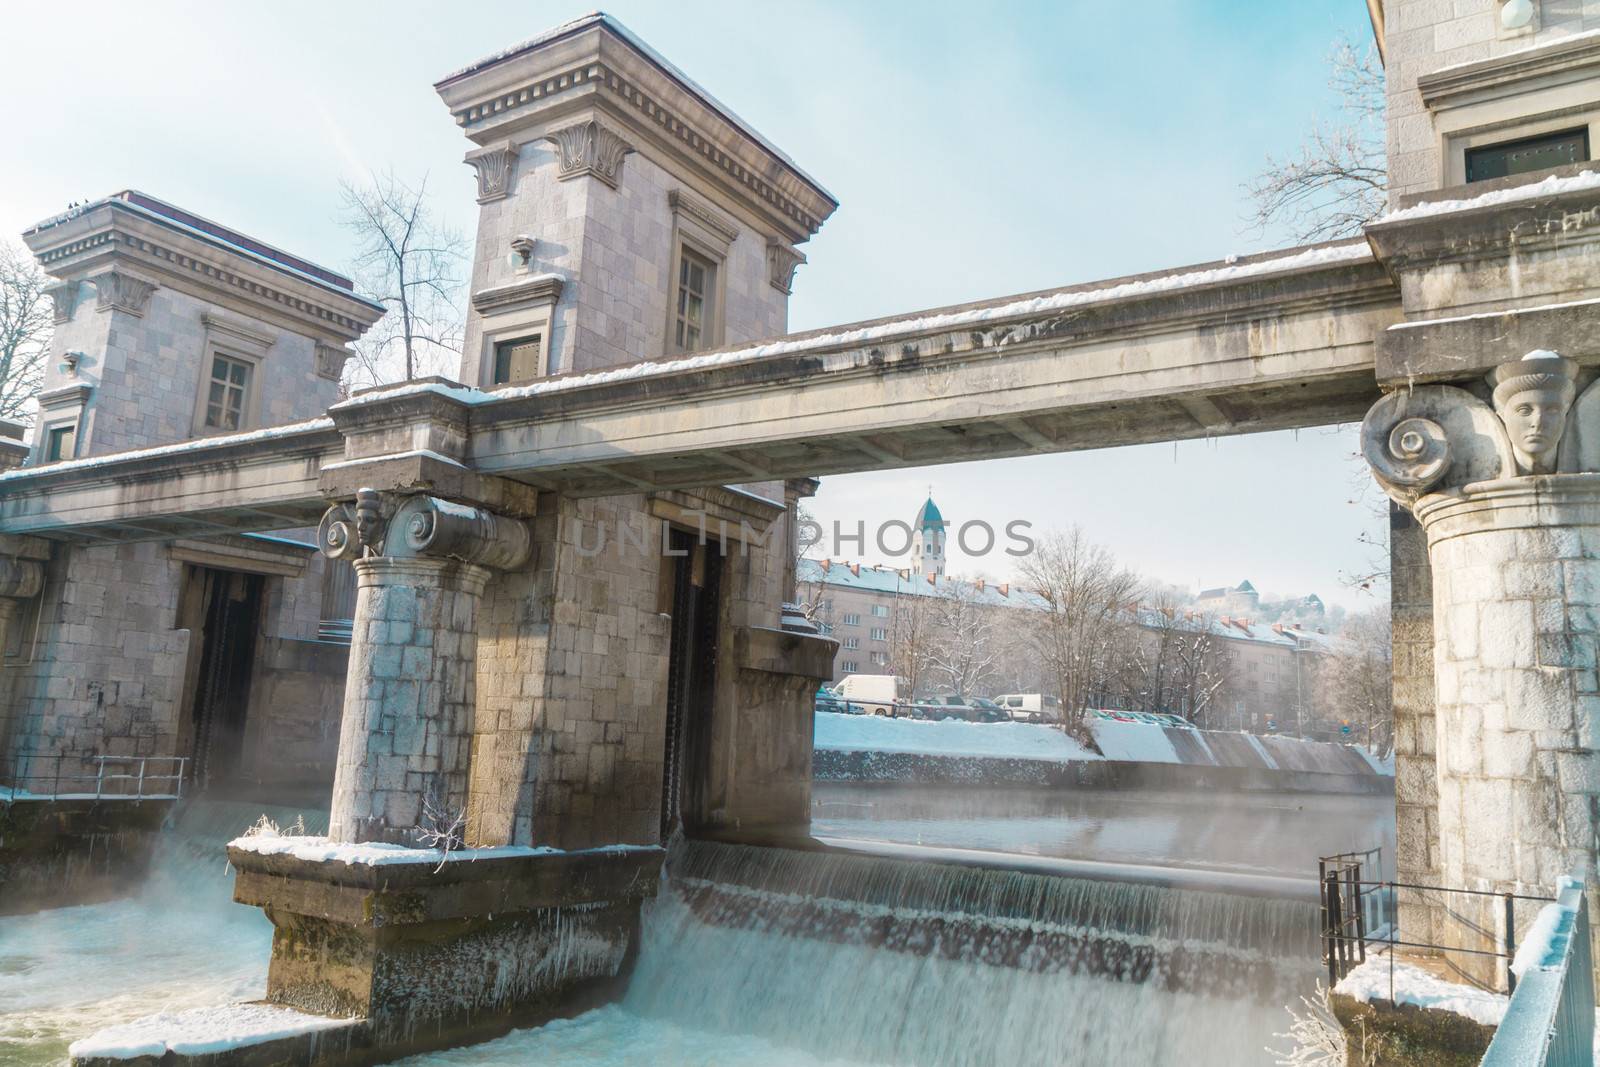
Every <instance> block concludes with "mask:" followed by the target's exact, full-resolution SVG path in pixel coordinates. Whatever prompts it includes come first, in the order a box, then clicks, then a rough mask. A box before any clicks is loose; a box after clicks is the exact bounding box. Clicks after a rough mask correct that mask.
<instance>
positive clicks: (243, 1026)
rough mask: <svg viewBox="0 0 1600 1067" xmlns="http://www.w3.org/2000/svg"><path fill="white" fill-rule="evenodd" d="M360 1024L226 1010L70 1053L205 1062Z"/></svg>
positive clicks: (192, 1014)
mask: <svg viewBox="0 0 1600 1067" xmlns="http://www.w3.org/2000/svg"><path fill="white" fill-rule="evenodd" d="M354 1023H355V1020H353V1019H333V1018H329V1017H327V1016H325V1015H307V1014H305V1013H304V1012H298V1011H294V1010H293V1009H291V1008H281V1007H278V1006H276V1005H273V1004H259V1003H251V1004H225V1005H221V1006H219V1007H210V1008H191V1009H189V1010H188V1011H179V1012H166V1011H164V1012H159V1013H157V1014H155V1015H147V1016H145V1017H144V1018H143V1019H135V1020H134V1021H133V1022H131V1023H123V1024H121V1025H120V1026H112V1027H107V1028H106V1029H104V1030H101V1031H99V1032H98V1033H96V1034H94V1035H92V1036H90V1037H86V1038H83V1039H82V1040H80V1041H74V1042H73V1043H72V1046H71V1047H70V1048H69V1049H68V1050H67V1051H68V1053H69V1054H70V1055H71V1056H72V1057H73V1058H75V1059H88V1058H90V1057H95V1058H99V1059H110V1060H131V1059H136V1058H138V1057H141V1056H151V1057H160V1056H164V1055H166V1054H167V1053H168V1052H172V1053H175V1054H176V1055H179V1056H203V1055H213V1054H215V1053H219V1052H224V1051H226V1050H228V1049H234V1048H244V1047H247V1046H249V1045H260V1044H263V1043H264V1042H267V1041H277V1040H280V1039H282V1038H286V1037H297V1036H299V1035H301V1034H310V1033H316V1032H318V1031H322V1030H333V1029H338V1028H340V1027H345V1026H351V1025H353V1024H354Z"/></svg>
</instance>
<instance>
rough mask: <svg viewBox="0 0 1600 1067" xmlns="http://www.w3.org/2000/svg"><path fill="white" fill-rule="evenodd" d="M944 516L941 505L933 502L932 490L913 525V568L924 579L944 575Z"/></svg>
mask: <svg viewBox="0 0 1600 1067" xmlns="http://www.w3.org/2000/svg"><path fill="white" fill-rule="evenodd" d="M945 526H946V523H945V521H944V516H943V515H940V514H939V505H937V504H935V503H934V502H933V492H932V491H931V490H930V491H929V493H928V499H927V500H926V501H924V502H923V505H922V508H921V510H919V511H918V512H917V517H916V519H915V521H913V522H912V523H911V530H912V534H911V566H912V568H913V569H915V570H916V571H917V572H918V573H919V574H921V575H922V576H923V577H924V578H938V577H941V576H942V575H943V574H944V530H945Z"/></svg>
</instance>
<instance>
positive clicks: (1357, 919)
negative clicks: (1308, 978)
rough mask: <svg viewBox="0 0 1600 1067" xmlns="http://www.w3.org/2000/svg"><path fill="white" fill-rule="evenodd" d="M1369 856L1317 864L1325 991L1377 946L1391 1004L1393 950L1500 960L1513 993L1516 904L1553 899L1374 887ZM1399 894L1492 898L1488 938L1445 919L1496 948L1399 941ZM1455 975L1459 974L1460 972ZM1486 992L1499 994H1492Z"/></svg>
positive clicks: (1461, 919)
mask: <svg viewBox="0 0 1600 1067" xmlns="http://www.w3.org/2000/svg"><path fill="white" fill-rule="evenodd" d="M1373 851H1375V850H1368V853H1343V854H1341V855H1338V856H1328V857H1324V858H1323V859H1322V860H1320V861H1319V862H1318V877H1319V879H1320V882H1321V893H1320V896H1321V900H1322V961H1323V963H1324V964H1326V965H1327V968H1328V984H1329V986H1330V987H1331V986H1334V985H1337V984H1338V982H1339V980H1340V979H1341V978H1343V977H1344V976H1345V975H1347V974H1349V973H1350V971H1351V970H1353V969H1354V968H1355V967H1357V966H1359V965H1361V964H1362V963H1365V962H1366V960H1367V950H1368V948H1369V946H1374V945H1379V946H1383V947H1385V948H1386V949H1387V950H1388V952H1387V955H1388V958H1389V994H1390V995H1389V999H1390V1000H1391V1001H1392V1000H1393V999H1394V964H1395V953H1394V950H1395V949H1396V948H1415V949H1423V950H1426V951H1429V952H1449V953H1460V954H1463V955H1468V956H1483V957H1491V958H1493V959H1496V960H1504V961H1505V964H1506V971H1505V973H1506V988H1505V989H1504V990H1503V992H1506V993H1514V992H1515V991H1516V985H1517V978H1516V974H1515V973H1514V972H1513V971H1512V970H1511V961H1512V960H1513V959H1514V958H1515V957H1516V954H1517V933H1516V931H1517V921H1516V907H1517V904H1518V903H1519V902H1528V901H1534V902H1538V903H1540V904H1547V903H1550V902H1551V901H1553V900H1554V899H1555V898H1554V897H1547V896H1534V895H1530V894H1526V893H1504V892H1493V891H1490V890H1482V889H1451V888H1448V887H1446V886H1437V885H1418V884H1416V883H1413V882H1391V881H1373V880H1368V879H1363V878H1362V876H1361V875H1362V870H1363V863H1362V860H1361V857H1363V856H1365V855H1368V854H1369V853H1370V852H1373ZM1401 891H1408V892H1413V893H1437V894H1441V895H1444V896H1446V897H1447V898H1448V897H1471V898H1493V899H1494V900H1495V901H1496V902H1498V904H1499V906H1500V908H1501V915H1500V917H1499V921H1498V922H1496V923H1495V925H1496V926H1497V927H1498V928H1499V929H1498V930H1497V931H1494V932H1490V931H1487V930H1485V929H1483V927H1482V926H1481V924H1479V923H1476V922H1473V921H1472V920H1470V919H1469V918H1467V917H1465V916H1462V915H1459V914H1457V913H1456V912H1454V911H1452V910H1450V909H1449V908H1446V909H1444V913H1445V914H1446V915H1447V916H1449V917H1450V918H1451V919H1452V920H1454V921H1455V922H1457V923H1459V924H1460V925H1462V926H1463V927H1465V928H1466V929H1467V930H1468V931H1469V932H1470V933H1471V934H1474V935H1476V936H1478V937H1479V938H1481V939H1482V940H1484V941H1485V942H1486V943H1495V947H1494V948H1467V947H1464V946H1461V945H1442V944H1437V943H1435V942H1431V941H1421V940H1402V939H1401V938H1400V936H1399V928H1398V925H1397V923H1395V921H1394V918H1393V917H1394V916H1395V915H1396V913H1397V909H1398V894H1399V893H1400V892H1401ZM1374 897H1376V898H1377V900H1379V901H1382V902H1383V903H1382V905H1380V906H1375V905H1374V902H1373V898H1374ZM1375 914H1382V915H1384V916H1385V919H1384V920H1383V921H1381V922H1375V921H1373V916H1374V915H1375ZM1458 973H1460V972H1459V971H1458ZM1461 978H1462V979H1463V980H1464V981H1466V982H1468V983H1470V984H1472V985H1474V986H1478V987H1479V988H1484V989H1488V988H1489V987H1488V986H1485V985H1484V984H1483V982H1481V981H1479V980H1477V979H1474V978H1473V977H1471V976H1470V975H1467V974H1461ZM1489 991H1490V992H1502V990H1498V989H1491V990H1489Z"/></svg>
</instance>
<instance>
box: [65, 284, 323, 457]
mask: <svg viewBox="0 0 1600 1067" xmlns="http://www.w3.org/2000/svg"><path fill="white" fill-rule="evenodd" d="M79 288H80V295H79V298H78V306H77V307H76V309H75V310H74V313H73V317H72V322H71V323H69V324H67V326H66V327H65V332H64V333H63V335H62V338H61V339H60V340H59V341H58V342H57V343H56V345H55V346H53V348H52V351H53V352H54V348H55V347H60V348H61V349H62V352H64V351H65V346H66V345H68V344H69V343H70V342H72V341H74V340H76V341H82V342H87V343H86V344H83V345H81V346H79V345H74V346H73V347H75V348H77V347H82V348H83V349H84V350H86V351H87V353H88V358H87V359H86V360H85V361H84V362H83V363H82V364H80V367H79V370H78V376H77V378H74V379H69V378H67V377H65V376H64V375H63V374H62V373H61V371H60V370H59V363H60V360H59V356H60V355H61V354H62V352H55V353H54V354H55V355H56V357H58V358H55V359H51V360H48V361H47V376H46V381H45V388H46V389H47V390H48V389H52V388H56V387H59V386H63V385H70V384H72V383H73V382H75V381H81V382H85V383H87V384H90V385H92V386H94V392H93V393H92V394H91V396H90V398H89V408H88V411H89V418H88V428H87V429H86V431H85V432H84V433H83V435H82V438H81V439H80V441H79V446H78V454H79V455H80V456H88V455H103V454H105V453H107V452H120V451H124V450H126V449H131V448H145V447H148V446H150V445H159V444H167V443H169V442H173V441H182V440H186V439H188V438H190V437H192V436H194V418H195V410H196V405H197V404H198V402H199V398H200V390H201V376H202V373H203V372H204V370H205V369H204V368H202V367H201V360H202V354H203V353H204V350H205V343H206V325H205V323H204V322H203V321H202V320H201V317H200V316H201V314H202V313H203V312H206V311H208V310H211V311H214V310H215V307H214V305H211V304H208V303H206V302H203V301H201V300H197V299H195V298H194V297H191V296H189V295H188V294H186V293H180V292H178V291H177V290H175V289H172V288H170V287H167V286H160V287H158V288H157V289H156V290H155V291H154V292H153V293H152V294H151V295H150V299H149V302H148V304H147V306H146V307H145V310H144V314H143V315H142V316H136V315H132V314H130V313H128V312H126V311H120V310H115V311H100V310H98V309H97V306H96V301H95V297H94V288H93V286H89V285H82V286H80V287H79ZM223 314H224V315H225V316H226V317H227V318H228V319H229V320H230V321H235V322H239V323H242V324H244V325H246V326H248V327H249V328H251V329H253V330H255V331H258V332H260V333H263V334H267V335H271V336H273V337H276V341H275V342H274V343H273V345H272V346H271V348H269V349H268V350H267V354H266V357H265V358H264V359H263V360H262V361H261V363H260V364H259V365H258V367H257V370H256V374H257V381H256V382H255V386H254V390H253V395H252V401H253V403H252V415H251V418H250V425H251V426H274V425H280V424H282V423H287V422H294V421H296V420H297V419H306V418H312V417H314V416H317V415H320V414H322V412H323V411H324V410H325V409H326V408H327V407H328V405H330V404H332V403H333V402H334V401H335V400H336V399H338V383H337V382H332V381H329V380H328V379H326V378H320V377H318V376H317V374H316V371H315V368H316V359H315V352H314V348H315V343H314V342H313V341H312V340H311V339H310V338H308V337H301V336H299V335H298V334H294V333H291V332H289V331H287V330H283V329H280V328H278V327H277V326H273V325H270V324H268V323H265V322H262V321H260V320H258V319H254V318H250V317H248V316H246V315H244V314H242V313H240V312H238V311H235V310H232V309H228V310H226V311H224V312H223ZM80 320H82V321H80Z"/></svg>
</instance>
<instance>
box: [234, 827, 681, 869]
mask: <svg viewBox="0 0 1600 1067" xmlns="http://www.w3.org/2000/svg"><path fill="white" fill-rule="evenodd" d="M228 847H229V848H236V849H238V850H239V851H241V852H251V853H254V854H255V855H257V856H293V857H294V858H295V859H297V860H304V861H306V862H307V863H349V864H354V865H359V866H366V867H382V866H385V865H389V864H398V863H432V864H440V863H470V862H472V861H474V860H492V859H515V858H518V857H522V856H563V855H573V856H576V855H593V854H596V853H605V852H653V851H656V850H657V849H658V848H659V846H657V845H602V846H600V847H599V848H586V849H577V850H574V851H572V852H568V851H566V850H564V849H559V848H551V847H550V846H548V845H538V846H529V845H496V846H494V847H492V848H460V849H455V850H454V851H451V852H443V851H441V850H439V849H436V848H411V847H408V846H406V845H391V844H386V843H384V842H381V841H368V842H365V843H364V844H359V845H353V844H346V843H341V842H337V841H329V840H328V839H327V838H326V837H290V836H284V835H281V834H273V833H259V834H250V835H247V836H245V837H236V838H234V839H233V840H232V841H229V842H228Z"/></svg>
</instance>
